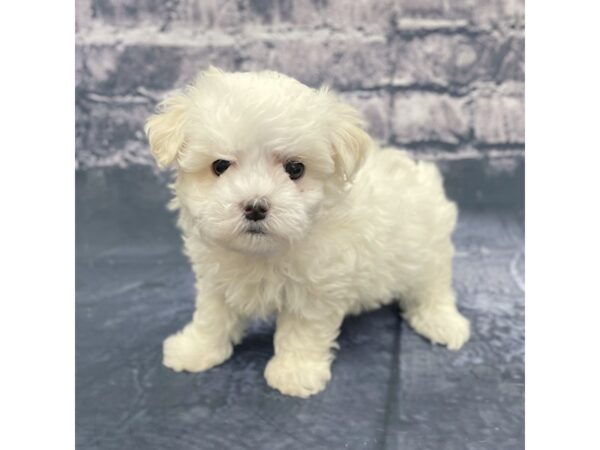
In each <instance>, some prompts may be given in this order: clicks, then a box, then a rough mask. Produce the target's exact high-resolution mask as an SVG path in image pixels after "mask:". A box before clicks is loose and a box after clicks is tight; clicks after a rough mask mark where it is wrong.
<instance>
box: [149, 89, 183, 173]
mask: <svg viewBox="0 0 600 450" xmlns="http://www.w3.org/2000/svg"><path fill="white" fill-rule="evenodd" d="M188 105H189V99H188V97H187V96H186V95H185V94H183V93H178V94H175V95H173V96H171V97H168V98H167V99H165V100H163V101H162V102H161V103H159V105H158V107H157V108H156V114H154V115H153V116H151V117H150V118H149V119H148V120H147V121H146V126H145V127H144V130H145V131H146V136H148V141H149V142H150V151H151V152H152V155H153V156H154V159H155V160H156V164H158V167H160V168H161V169H164V168H166V167H169V166H170V165H171V164H173V162H174V161H175V159H176V158H177V155H178V153H179V152H180V151H181V149H182V148H183V146H184V145H185V134H184V128H185V122H186V115H187V111H188Z"/></svg>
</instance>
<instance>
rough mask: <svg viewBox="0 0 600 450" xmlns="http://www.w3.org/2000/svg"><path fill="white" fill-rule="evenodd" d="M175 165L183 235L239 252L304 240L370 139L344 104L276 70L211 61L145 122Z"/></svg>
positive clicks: (165, 162) (159, 158)
mask: <svg viewBox="0 0 600 450" xmlns="http://www.w3.org/2000/svg"><path fill="white" fill-rule="evenodd" d="M146 133H147V135H148V139H149V141H150V148H151V151H152V154H153V155H154V158H155V159H156V162H157V164H158V165H159V166H160V167H161V168H165V167H170V166H171V167H174V168H176V169H177V181H176V183H175V191H176V196H177V201H178V203H179V206H180V208H181V209H182V214H183V215H184V216H185V217H186V224H187V225H186V226H185V228H186V230H185V231H186V232H188V233H198V234H199V235H200V236H202V237H203V238H204V239H205V240H207V241H209V242H212V243H214V244H217V245H221V246H224V247H227V248H230V249H234V250H238V251H244V252H267V253H268V252H272V251H276V250H277V249H278V248H281V246H282V245H285V244H286V243H290V242H293V241H297V240H300V239H302V238H303V237H304V236H305V235H306V234H307V233H308V232H309V230H310V228H311V225H312V224H313V223H314V221H315V218H316V217H317V216H319V215H320V214H322V213H323V212H324V211H325V213H326V210H327V208H328V207H330V205H331V204H332V203H335V202H336V201H337V199H339V196H340V195H343V192H344V190H345V187H346V186H347V185H348V183H351V182H352V179H353V177H354V175H355V174H356V172H357V170H358V169H359V168H360V166H361V164H362V162H363V161H364V159H365V157H366V155H367V153H368V152H369V150H370V149H371V146H372V141H371V139H370V138H369V136H368V135H367V134H366V133H365V132H364V131H363V129H362V120H361V118H360V116H359V115H358V113H357V112H356V111H355V110H354V109H352V108H351V107H349V106H347V105H345V104H343V103H341V102H340V101H339V100H337V99H336V97H335V96H334V95H333V94H332V93H330V92H328V91H327V90H326V89H321V90H314V89H311V88H309V87H307V86H304V85H303V84H301V83H299V82H298V81H296V80H294V79H291V78H289V77H286V76H284V75H281V74H278V73H275V72H257V73H225V72H222V71H220V70H218V69H214V68H211V69H209V70H207V71H206V72H204V73H202V74H201V75H200V76H199V77H198V79H197V80H196V82H195V83H194V84H193V85H191V86H189V87H188V88H187V89H186V90H185V91H183V92H180V93H178V94H175V95H173V96H171V97H170V98H168V99H166V100H165V101H163V102H162V103H161V104H160V105H159V108H158V112H157V114H155V115H154V116H152V117H150V119H149V120H148V122H147V124H146Z"/></svg>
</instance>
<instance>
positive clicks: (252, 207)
mask: <svg viewBox="0 0 600 450" xmlns="http://www.w3.org/2000/svg"><path fill="white" fill-rule="evenodd" d="M268 210H269V209H268V208H267V206H266V205H264V204H262V203H257V202H253V203H248V204H247V205H246V207H245V208H244V215H245V216H246V219H248V220H253V221H255V222H258V221H259V220H263V219H264V218H265V217H267V211H268Z"/></svg>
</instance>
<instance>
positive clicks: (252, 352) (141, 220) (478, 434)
mask: <svg viewBox="0 0 600 450" xmlns="http://www.w3.org/2000/svg"><path fill="white" fill-rule="evenodd" d="M166 182H167V177H156V176H155V175H154V174H153V173H151V172H150V171H149V170H148V169H147V168H142V167H135V168H129V169H126V170H121V169H114V168H112V169H93V170H86V171H80V172H79V173H78V175H77V191H76V192H77V198H76V219H77V238H76V248H77V255H76V257H77V258H76V260H77V275H76V297H77V303H76V315H77V322H76V356H77V361H76V367H77V376H76V379H77V385H76V407H77V415H76V430H77V436H76V441H77V448H78V449H82V450H84V449H86V450H87V449H97V450H100V449H115V450H116V449H123V448H127V449H132V450H134V449H144V450H150V449H165V448H168V449H188V448H202V449H223V448H228V449H243V448H252V449H255V448H265V449H266V448H268V449H298V450H300V449H307V448H310V449H313V448H314V449H344V448H349V449H380V448H390V449H392V448H402V449H417V448H419V449H432V450H439V449H448V450H450V449H456V450H463V449H474V450H475V449H476V450H485V449H490V450H492V449H494V450H495V449H521V448H523V332H524V324H523V290H522V289H523V283H524V281H523V262H524V257H523V228H522V215H521V214H520V213H519V212H518V211H514V210H513V211H505V212H493V211H486V212H478V213H477V212H472V211H469V210H463V211H462V213H461V217H460V222H459V226H458V230H457V232H456V235H455V242H456V245H457V254H456V259H455V286H456V289H457V293H458V296H459V303H460V306H461V309H462V310H463V311H464V312H465V314H466V315H467V316H468V317H469V318H470V319H471V320H472V323H473V331H474V333H473V334H474V336H473V339H472V340H471V341H470V342H469V343H467V345H466V346H465V347H464V348H463V349H462V350H461V351H459V352H456V353H455V352H449V351H447V350H444V349H443V348H440V347H437V346H432V345H430V344H429V343H427V342H425V341H424V340H423V339H422V338H420V337H418V336H417V335H415V334H414V333H413V332H412V331H411V330H410V329H409V328H407V327H406V324H404V323H403V322H402V321H401V320H400V319H399V316H398V310H397V309H396V308H394V307H388V308H384V309H381V310H379V311H376V312H373V313H370V314H364V315H361V316H358V317H353V318H348V319H347V320H346V321H345V323H344V326H343V330H342V334H341V337H340V343H341V349H340V350H339V351H338V356H337V359H336V361H335V363H334V366H333V379H332V381H331V383H330V384H329V386H328V388H327V389H326V391H325V392H324V393H322V394H320V395H318V396H316V397H313V398H311V399H309V400H299V399H293V398H288V397H284V396H281V395H280V394H278V393H277V392H275V391H273V390H272V389H270V388H268V387H267V385H266V383H265V381H264V379H263V376H262V371H263V369H264V365H265V364H266V362H267V360H268V358H269V357H270V355H271V354H272V343H271V339H272V333H273V326H272V324H271V323H256V324H255V325H254V326H253V327H252V328H251V330H250V331H249V332H248V335H247V337H246V339H245V340H244V342H243V343H242V344H241V345H239V346H237V347H236V349H235V353H234V356H233V357H232V358H231V359H230V360H229V361H228V362H226V363H225V364H224V365H222V366H220V367H218V368H215V369H212V370H210V371H208V372H205V373H201V374H183V373H175V372H172V371H170V370H167V369H166V368H164V367H162V365H161V364H160V362H161V342H162V339H163V338H164V337H165V336H167V335H168V334H169V333H172V332H174V331H175V330H177V329H178V328H180V327H181V326H182V325H183V324H184V323H186V321H188V320H189V318H190V316H191V313H192V308H193V298H194V289H193V283H194V280H193V275H192V273H191V270H190V268H189V266H188V264H187V262H186V260H185V258H184V257H183V256H182V255H181V251H180V246H181V245H180V239H179V236H178V233H177V231H176V230H175V228H174V226H173V217H172V215H171V214H170V213H168V212H167V211H166V209H165V207H164V204H165V203H166V200H167V198H168V192H167V190H166V188H165V183H166Z"/></svg>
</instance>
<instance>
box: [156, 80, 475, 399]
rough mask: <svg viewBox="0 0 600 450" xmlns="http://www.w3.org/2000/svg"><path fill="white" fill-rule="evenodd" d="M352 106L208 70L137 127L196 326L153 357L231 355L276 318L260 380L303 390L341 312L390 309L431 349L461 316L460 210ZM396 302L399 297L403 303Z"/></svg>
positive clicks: (217, 359) (193, 363)
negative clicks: (186, 268)
mask: <svg viewBox="0 0 600 450" xmlns="http://www.w3.org/2000/svg"><path fill="white" fill-rule="evenodd" d="M363 125H364V124H363V121H362V119H361V117H360V116H359V114H358V113H357V112H356V111H355V110H354V109H353V108H351V107H350V106H348V105H346V104H344V103H342V102H341V101H340V100H339V99H338V98H337V97H336V96H335V95H334V94H333V93H331V92H329V91H328V90H327V89H318V90H315V89H311V88H309V87H307V86H305V85H303V84H301V83H300V82H298V81H296V80H294V79H292V78H289V77H287V76H284V75H282V74H279V73H276V72H256V73H226V72H223V71H221V70H218V69H215V68H210V69H208V70H207V71H205V72H203V73H202V74H201V75H200V76H199V77H198V79H197V80H196V81H195V83H194V84H193V85H191V86H188V87H187V88H186V89H185V90H184V91H182V92H179V93H177V94H175V95H173V96H171V97H170V98H167V99H166V100H164V101H163V102H162V103H161V104H160V105H159V107H158V110H157V113H156V114H155V115H153V116H152V117H150V118H149V120H148V121H147V123H146V133H147V135H148V139H149V142H150V148H151V152H152V154H153V156H154V158H155V159H156V162H157V164H158V166H159V167H161V168H166V167H172V168H174V169H176V179H175V182H174V183H173V185H172V189H173V192H174V199H173V201H172V203H171V206H172V207H173V208H174V209H178V211H179V218H178V225H179V227H180V228H181V230H182V232H183V240H184V246H185V251H186V254H187V256H188V257H189V259H190V261H191V264H192V267H193V271H194V273H195V276H196V281H197V283H196V285H197V292H198V293H197V298H196V311H195V313H194V315H193V319H192V321H191V322H190V323H189V324H188V325H187V326H186V327H184V328H183V329H182V330H181V331H180V332H178V333H176V334H174V335H173V336H170V337H169V338H167V339H166V340H165V341H164V345H163V358H164V359H163V364H164V365H165V366H167V367H169V368H171V369H173V370H176V371H182V370H186V371H189V372H200V371H203V370H207V369H209V368H211V367H213V366H216V365H218V364H221V363H222V362H224V361H226V360H227V359H228V358H229V357H230V356H231V354H232V349H233V345H234V344H236V343H238V342H240V340H241V339H242V335H243V333H244V328H245V326H246V324H247V323H248V321H249V320H250V319H252V318H256V317H262V318H264V317H268V316H273V315H274V316H276V332H275V337H274V346H275V355H274V356H273V357H272V358H271V360H270V361H269V363H268V364H267V366H266V369H265V373H264V375H265V378H266V380H267V383H268V384H269V386H271V387H273V388H275V389H277V390H279V391H280V392H282V393H283V394H287V395H293V396H297V397H308V396H310V395H313V394H316V393H318V392H320V391H322V390H323V389H324V388H325V385H326V384H327V382H328V381H329V379H330V378H331V363H332V361H333V357H334V354H333V351H332V350H333V349H335V348H336V347H337V344H336V338H337V336H338V333H339V330H340V326H341V324H342V321H343V319H344V316H346V315H347V314H357V313H359V312H361V311H365V310H370V309H373V308H376V307H378V306H381V305H384V304H388V303H391V302H393V301H399V302H400V306H401V308H402V311H403V317H404V318H405V320H406V321H407V322H408V323H409V324H410V325H411V326H412V328H413V329H414V330H415V331H416V332H417V333H419V334H421V335H423V336H425V337H426V338H428V339H430V340H431V341H432V342H434V343H438V344H442V345H445V346H447V347H448V348H449V349H452V350H456V349H459V348H460V347H461V346H462V345H463V344H464V343H465V342H466V341H467V339H468V338H469V322H468V321H467V320H466V319H465V318H464V317H463V316H462V315H461V314H460V313H459V312H458V310H457V309H456V302H455V295H454V292H453V290H452V255H453V246H452V242H451V240H450V236H451V234H452V231H453V229H454V226H455V224H456V216H457V209H456V206H455V205H454V204H453V203H452V202H450V201H448V199H447V198H446V196H445V194H444V190H443V187H442V179H441V176H440V174H439V172H438V170H437V169H436V168H435V166H434V165H432V164H430V163H427V162H415V161H413V160H412V159H411V158H410V157H409V156H408V155H407V154H405V153H402V152H400V151H398V150H380V149H378V148H377V146H376V145H375V143H374V141H373V140H372V139H371V138H370V137H369V135H368V134H367V133H366V132H365V131H364V129H363ZM398 299H399V300H398Z"/></svg>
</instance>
